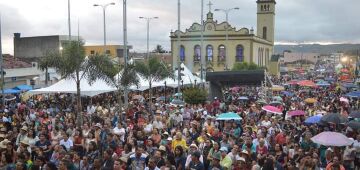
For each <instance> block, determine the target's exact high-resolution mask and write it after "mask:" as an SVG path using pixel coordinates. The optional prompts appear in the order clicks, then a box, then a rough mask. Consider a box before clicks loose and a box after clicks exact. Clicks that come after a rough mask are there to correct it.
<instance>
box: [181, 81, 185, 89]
mask: <svg viewBox="0 0 360 170" xmlns="http://www.w3.org/2000/svg"><path fill="white" fill-rule="evenodd" d="M181 88H182V90H184V80H181Z"/></svg>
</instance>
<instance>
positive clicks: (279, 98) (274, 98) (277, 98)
mask: <svg viewBox="0 0 360 170" xmlns="http://www.w3.org/2000/svg"><path fill="white" fill-rule="evenodd" d="M273 100H276V101H283V99H282V98H281V97H280V96H275V97H273Z"/></svg>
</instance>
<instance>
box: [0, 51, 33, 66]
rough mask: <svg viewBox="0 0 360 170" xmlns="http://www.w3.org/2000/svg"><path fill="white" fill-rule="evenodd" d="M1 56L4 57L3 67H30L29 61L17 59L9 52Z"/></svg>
mask: <svg viewBox="0 0 360 170" xmlns="http://www.w3.org/2000/svg"><path fill="white" fill-rule="evenodd" d="M3 57H4V69H14V68H30V67H32V65H31V63H28V62H25V61H22V60H19V59H18V58H16V57H14V56H12V55H10V54H4V55H3Z"/></svg>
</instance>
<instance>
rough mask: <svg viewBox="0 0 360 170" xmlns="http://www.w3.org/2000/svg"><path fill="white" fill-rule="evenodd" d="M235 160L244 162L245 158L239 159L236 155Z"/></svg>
mask: <svg viewBox="0 0 360 170" xmlns="http://www.w3.org/2000/svg"><path fill="white" fill-rule="evenodd" d="M236 160H237V161H243V162H245V158H243V157H241V156H239V155H236Z"/></svg>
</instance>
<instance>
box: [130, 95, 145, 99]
mask: <svg viewBox="0 0 360 170" xmlns="http://www.w3.org/2000/svg"><path fill="white" fill-rule="evenodd" d="M143 98H144V97H143V96H141V95H135V96H133V97H132V99H133V100H141V99H143Z"/></svg>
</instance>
